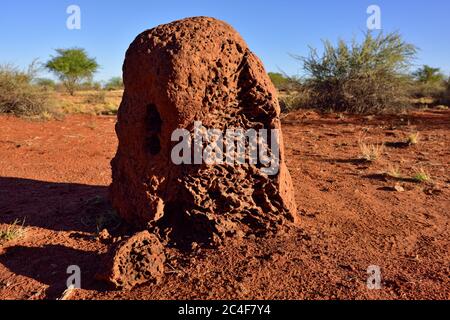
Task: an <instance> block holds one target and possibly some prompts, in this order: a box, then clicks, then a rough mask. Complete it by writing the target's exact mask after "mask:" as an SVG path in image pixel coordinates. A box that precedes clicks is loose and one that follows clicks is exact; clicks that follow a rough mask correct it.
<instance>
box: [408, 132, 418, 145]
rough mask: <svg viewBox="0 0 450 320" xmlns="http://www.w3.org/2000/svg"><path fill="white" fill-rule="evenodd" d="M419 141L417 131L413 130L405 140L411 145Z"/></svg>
mask: <svg viewBox="0 0 450 320" xmlns="http://www.w3.org/2000/svg"><path fill="white" fill-rule="evenodd" d="M419 141H420V133H419V132H415V133H411V134H410V135H409V136H408V139H407V140H406V143H407V144H408V145H410V146H412V145H416V144H418V143H419Z"/></svg>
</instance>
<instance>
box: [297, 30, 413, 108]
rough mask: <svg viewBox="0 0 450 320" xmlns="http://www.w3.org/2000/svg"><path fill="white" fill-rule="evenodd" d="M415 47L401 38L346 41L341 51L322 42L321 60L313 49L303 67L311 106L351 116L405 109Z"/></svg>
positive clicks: (397, 36)
mask: <svg viewBox="0 0 450 320" xmlns="http://www.w3.org/2000/svg"><path fill="white" fill-rule="evenodd" d="M415 54H416V47H415V46H413V45H411V44H408V43H406V42H404V41H403V40H402V38H401V36H400V35H399V34H398V33H389V34H387V35H383V34H381V33H380V34H379V35H378V36H376V37H374V36H372V34H371V33H368V34H366V36H365V39H364V40H363V41H362V43H358V42H357V41H356V40H353V41H352V42H351V44H347V43H346V42H344V41H343V40H341V41H339V43H338V45H337V46H333V45H332V44H331V43H330V42H329V41H325V42H324V53H323V55H322V56H319V55H318V53H317V51H316V50H315V49H312V48H311V51H310V55H309V56H308V57H299V56H296V58H297V59H299V60H301V61H302V62H303V67H304V69H305V71H306V73H307V75H308V79H307V81H306V82H305V85H306V86H307V87H308V88H309V89H310V90H311V95H310V101H309V104H310V106H311V107H314V108H318V109H321V110H334V111H339V112H342V111H344V112H352V113H379V112H382V111H386V110H396V109H399V108H402V107H404V106H406V103H407V101H408V83H409V77H408V76H407V71H408V68H409V67H410V64H411V61H412V59H413V58H414V56H415Z"/></svg>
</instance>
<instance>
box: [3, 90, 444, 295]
mask: <svg viewBox="0 0 450 320" xmlns="http://www.w3.org/2000/svg"><path fill="white" fill-rule="evenodd" d="M94 98H95V97H94ZM88 102H89V101H88ZM76 104H77V101H75V100H74V101H71V102H69V103H68V104H67V108H69V109H73V108H74V105H76ZM72 111H73V110H72ZM82 111H85V110H82ZM85 113H86V112H80V114H71V115H66V116H64V117H63V118H60V119H52V120H48V121H36V120H30V119H21V118H16V117H13V116H7V115H3V116H0V128H1V130H0V230H6V229H7V228H8V227H10V226H11V225H12V224H13V223H14V222H15V221H16V222H18V224H20V225H22V224H23V228H21V235H20V237H16V238H14V239H12V240H9V241H3V242H2V243H0V299H58V298H61V297H62V296H63V292H64V290H65V288H66V287H65V286H66V279H67V277H68V274H67V273H66V271H67V267H68V266H70V265H78V266H80V268H81V274H82V280H81V286H82V289H76V290H74V291H73V292H71V293H70V297H68V298H69V299H449V298H450V281H449V275H450V274H449V271H450V268H449V267H450V265H449V262H450V259H449V258H450V255H449V253H450V250H449V249H450V248H449V244H450V226H449V223H450V214H449V213H450V211H449V208H450V176H449V172H450V170H449V169H450V111H449V110H440V109H426V110H418V111H413V112H411V113H408V114H400V115H395V116H387V115H384V116H370V117H367V116H366V117H364V116H354V115H346V114H333V113H331V114H326V115H321V114H318V113H316V112H315V111H311V110H301V111H296V112H293V113H290V114H289V115H287V116H284V117H283V134H284V137H285V147H286V156H287V164H288V167H289V170H290V172H291V175H292V178H293V182H294V186H295V196H296V202H297V205H298V213H299V216H300V223H299V225H298V227H297V228H292V229H291V230H289V231H287V232H286V233H283V234H280V235H278V236H273V237H270V238H258V237H250V238H246V239H240V240H229V242H228V243H227V244H226V245H225V246H224V247H223V248H221V249H220V250H213V249H200V248H194V249H193V250H192V251H191V252H184V253H180V252H175V250H173V251H170V250H169V253H168V256H169V259H168V262H167V266H166V276H165V278H164V280H163V282H162V283H159V284H148V285H142V286H140V287H137V288H135V289H133V290H131V291H116V290H112V289H111V288H109V287H108V286H107V285H106V284H104V283H102V282H101V281H98V280H97V279H96V276H95V275H96V274H97V272H98V271H99V268H101V263H100V261H101V256H102V254H104V252H105V251H106V245H105V244H104V243H103V242H102V241H101V239H100V238H99V235H98V233H99V231H101V230H102V229H107V230H108V231H109V232H110V233H111V234H114V232H119V231H120V230H123V228H124V226H122V225H121V222H120V220H118V218H117V217H116V216H115V214H114V211H113V210H112V209H111V207H110V205H109V202H108V200H107V199H108V185H109V183H110V182H111V168H110V160H111V159H112V157H113V156H114V153H115V150H116V147H117V138H116V135H115V132H114V125H115V122H116V118H115V116H113V115H98V112H95V110H94V112H91V113H92V114H85ZM417 132H418V133H419V134H420V136H419V139H418V141H417V142H416V143H415V144H411V145H409V144H405V143H404V141H406V139H407V138H408V137H409V136H410V135H411V134H415V133H417ZM381 144H384V147H379V148H378V147H377V148H376V151H377V154H376V159H373V161H365V160H364V159H362V158H363V157H364V154H362V148H361V146H362V145H367V146H381ZM366 156H367V155H366ZM424 176H425V177H424ZM420 177H422V178H423V179H421V178H420ZM419 180H421V181H419ZM16 225H17V223H16ZM370 265H377V266H379V267H380V268H381V273H382V288H381V289H379V290H369V289H368V288H367V285H366V280H367V277H368V275H367V268H368V267H369V266H370Z"/></svg>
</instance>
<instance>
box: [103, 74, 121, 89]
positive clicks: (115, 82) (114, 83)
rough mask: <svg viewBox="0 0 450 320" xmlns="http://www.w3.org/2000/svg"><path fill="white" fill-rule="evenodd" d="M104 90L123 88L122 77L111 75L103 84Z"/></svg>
mask: <svg viewBox="0 0 450 320" xmlns="http://www.w3.org/2000/svg"><path fill="white" fill-rule="evenodd" d="M105 89H106V90H120V89H123V80H122V77H113V78H111V79H109V81H108V82H107V83H106V84H105Z"/></svg>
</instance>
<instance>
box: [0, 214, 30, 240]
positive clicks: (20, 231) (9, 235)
mask: <svg viewBox="0 0 450 320" xmlns="http://www.w3.org/2000/svg"><path fill="white" fill-rule="evenodd" d="M24 225H25V220H23V221H22V222H20V221H19V220H18V219H17V220H15V221H14V222H13V223H11V224H9V225H8V226H6V227H5V228H3V229H2V230H0V244H3V243H5V242H8V241H12V240H16V239H18V238H20V237H22V236H23V235H24V234H25V228H24Z"/></svg>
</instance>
